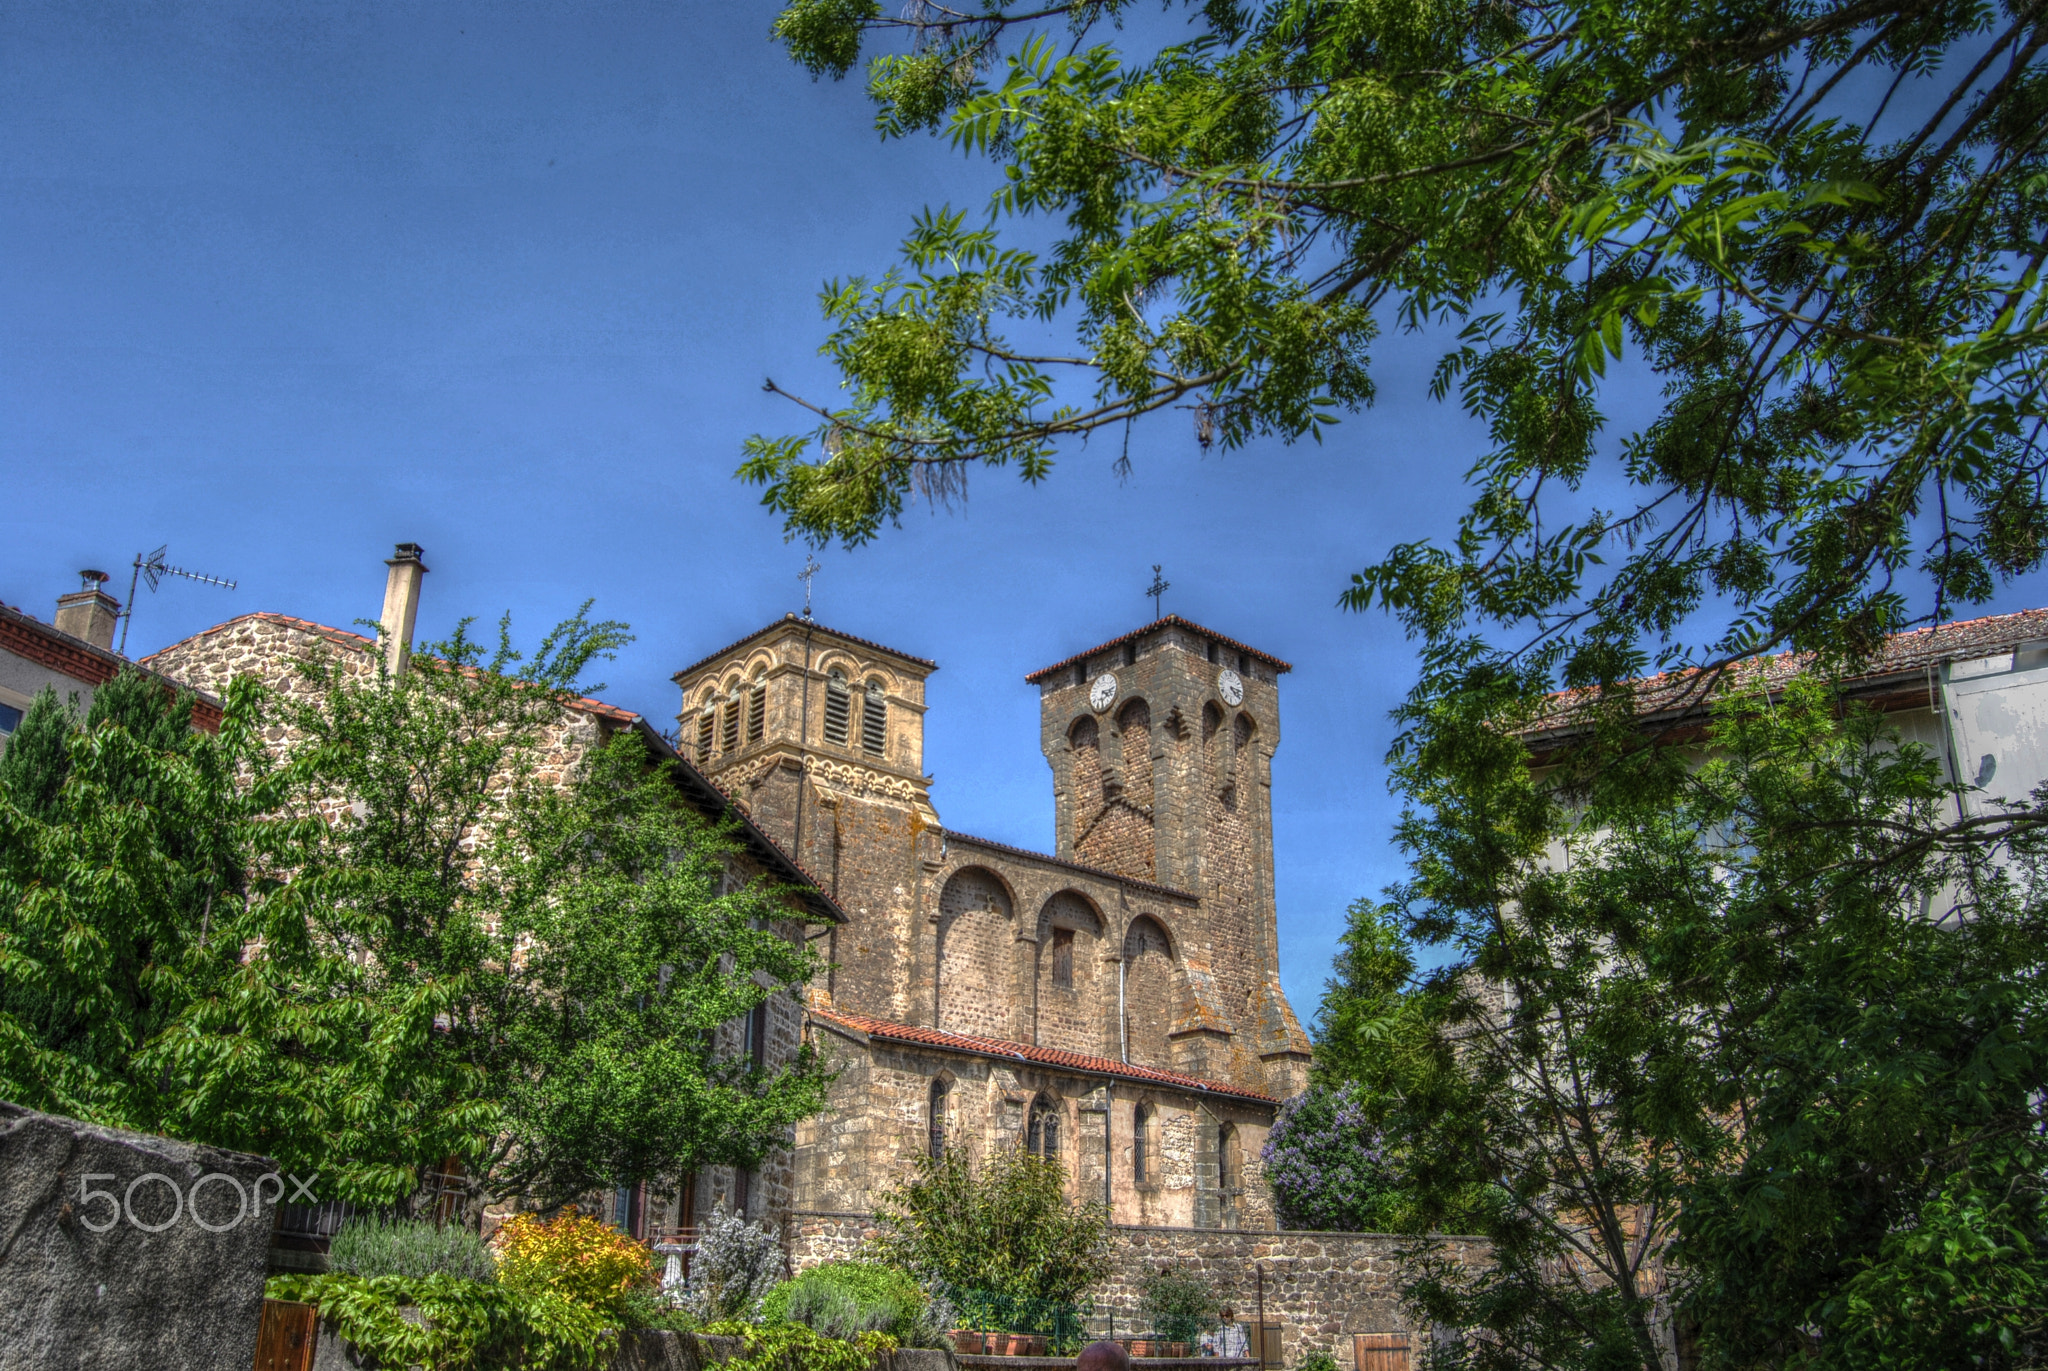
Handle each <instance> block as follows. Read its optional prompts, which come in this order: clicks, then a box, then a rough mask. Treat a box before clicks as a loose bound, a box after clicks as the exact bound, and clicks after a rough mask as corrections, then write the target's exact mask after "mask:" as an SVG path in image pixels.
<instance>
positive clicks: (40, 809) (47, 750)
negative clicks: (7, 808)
mask: <svg viewBox="0 0 2048 1371" xmlns="http://www.w3.org/2000/svg"><path fill="white" fill-rule="evenodd" d="M75 723H76V720H75V719H74V718H73V717H72V714H71V711H70V710H68V709H66V708H65V707H64V706H63V705H61V704H59V703H58V702H57V692H56V691H55V690H53V689H52V688H50V687H49V686H44V687H43V688H42V689H41V690H39V691H37V692H36V697H35V699H33V700H31V701H30V702H29V706H28V711H27V712H26V713H24V714H23V715H22V716H21V724H20V726H19V727H18V728H16V729H15V730H14V732H13V733H12V734H11V735H9V737H8V739H7V747H6V750H5V751H0V786H4V787H6V790H7V793H8V794H9V795H11V796H13V797H14V802H15V804H17V805H18V806H20V808H21V809H22V810H23V811H24V812H26V813H28V814H31V815H33V816H35V817H36V818H39V819H47V818H49V817H50V816H51V815H52V814H54V813H56V812H57V792H58V791H59V790H61V789H63V787H64V776H65V774H66V773H67V772H68V771H70V769H71V766H70V763H69V761H68V760H67V759H66V757H65V749H66V746H67V745H68V740H69V739H70V737H71V730H72V728H73V726H74V724H75Z"/></svg>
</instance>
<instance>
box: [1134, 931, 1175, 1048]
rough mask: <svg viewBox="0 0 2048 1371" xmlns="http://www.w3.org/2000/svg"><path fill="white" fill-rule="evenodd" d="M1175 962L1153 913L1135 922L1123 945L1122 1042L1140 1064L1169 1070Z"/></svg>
mask: <svg viewBox="0 0 2048 1371" xmlns="http://www.w3.org/2000/svg"><path fill="white" fill-rule="evenodd" d="M1175 966H1176V962H1175V958H1174V954H1173V940H1172V938H1171V937H1170V936H1168V934H1167V931H1166V926H1165V925H1164V924H1162V923H1160V922H1159V921H1158V920H1157V919H1155V918H1153V917H1152V916H1151V915H1149V914H1141V915H1139V916H1138V917H1137V918H1135V919H1133V920H1131V922H1130V926H1129V927H1128V928H1127V929H1125V930H1124V944H1123V994H1122V997H1121V998H1122V1010H1123V1046H1124V1050H1125V1051H1126V1052H1127V1053H1128V1054H1129V1060H1131V1061H1133V1062H1136V1063H1138V1064H1139V1065H1140V1066H1156V1067H1163V1068H1171V1067H1172V1065H1173V1063H1172V1062H1171V1061H1170V1060H1169V1059H1168V1055H1167V1053H1168V1043H1167V1038H1166V1034H1167V1030H1168V1029H1169V1028H1170V1027H1171V1025H1172V1023H1173V999H1174V984H1175V975H1174V970H1175Z"/></svg>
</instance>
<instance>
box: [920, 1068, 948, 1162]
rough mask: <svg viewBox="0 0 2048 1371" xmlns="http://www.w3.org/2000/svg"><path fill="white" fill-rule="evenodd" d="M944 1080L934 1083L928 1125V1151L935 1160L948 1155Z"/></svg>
mask: <svg viewBox="0 0 2048 1371" xmlns="http://www.w3.org/2000/svg"><path fill="white" fill-rule="evenodd" d="M947 1094H948V1091H947V1089H946V1083H945V1081H944V1080H936V1081H933V1082H932V1098H931V1120H930V1122H929V1124H928V1125H927V1128H928V1132H927V1134H926V1138H925V1146H926V1149H927V1150H928V1151H929V1152H930V1153H931V1155H932V1157H933V1159H934V1160H936V1159H938V1158H940V1157H943V1156H945V1155H946V1096H947Z"/></svg>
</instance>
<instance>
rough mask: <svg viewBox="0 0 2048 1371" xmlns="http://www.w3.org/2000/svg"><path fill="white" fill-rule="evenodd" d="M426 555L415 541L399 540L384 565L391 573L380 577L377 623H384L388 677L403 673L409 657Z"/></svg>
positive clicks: (385, 671)
mask: <svg viewBox="0 0 2048 1371" xmlns="http://www.w3.org/2000/svg"><path fill="white" fill-rule="evenodd" d="M425 555H426V554H425V553H424V552H423V551H422V550H421V548H420V545H419V544H418V543H400V544H399V545H398V549H397V551H395V552H393V553H392V554H391V556H390V557H389V558H388V559H386V561H385V563H384V565H385V566H388V567H390V568H391V574H390V575H389V576H387V577H386V578H385V580H384V613H383V614H382V615H380V616H378V620H377V622H378V623H380V624H382V625H383V626H384V674H385V675H386V676H387V677H389V678H390V679H391V680H394V681H395V680H397V679H399V678H400V677H401V676H403V675H405V667H406V663H407V662H409V661H411V660H412V624H413V620H415V619H417V618H418V617H419V613H420V578H421V577H423V576H425V575H426V574H427V564H426V563H425V562H423V561H421V560H420V558H421V557H423V556H425Z"/></svg>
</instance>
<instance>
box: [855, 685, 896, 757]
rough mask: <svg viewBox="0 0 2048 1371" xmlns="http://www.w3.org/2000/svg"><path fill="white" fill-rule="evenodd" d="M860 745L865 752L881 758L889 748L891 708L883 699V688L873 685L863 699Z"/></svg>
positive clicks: (861, 705)
mask: <svg viewBox="0 0 2048 1371" xmlns="http://www.w3.org/2000/svg"><path fill="white" fill-rule="evenodd" d="M860 745H861V748H862V750H863V751H867V752H872V753H874V754H875V755H876V756H878V757H879V756H881V755H882V753H883V752H885V751H887V750H888V746H889V706H888V704H887V702H885V701H884V700H883V699H882V688H881V687H880V686H878V685H871V686H869V687H868V688H867V693H866V694H864V695H863V696H862V697H861V704H860Z"/></svg>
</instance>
